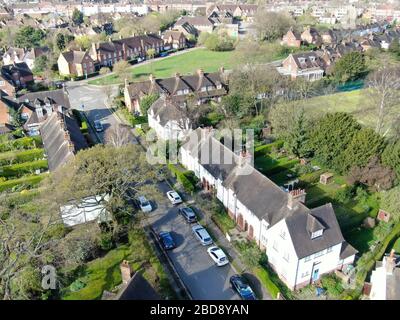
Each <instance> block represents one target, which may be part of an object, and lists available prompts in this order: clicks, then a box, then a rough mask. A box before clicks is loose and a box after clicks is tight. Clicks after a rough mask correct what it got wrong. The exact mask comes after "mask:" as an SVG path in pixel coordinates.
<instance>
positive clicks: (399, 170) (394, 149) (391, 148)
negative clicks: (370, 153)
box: [382, 140, 400, 179]
mask: <svg viewBox="0 0 400 320" xmlns="http://www.w3.org/2000/svg"><path fill="white" fill-rule="evenodd" d="M382 163H383V164H384V165H386V166H388V167H390V168H392V169H393V170H394V171H395V172H396V175H397V178H398V179H400V140H397V141H394V142H391V143H389V144H388V145H387V146H386V148H385V150H383V152H382Z"/></svg>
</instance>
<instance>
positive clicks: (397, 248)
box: [393, 238, 400, 253]
mask: <svg viewBox="0 0 400 320" xmlns="http://www.w3.org/2000/svg"><path fill="white" fill-rule="evenodd" d="M393 249H394V251H396V253H400V238H399V239H397V240H396V242H395V243H394V245H393Z"/></svg>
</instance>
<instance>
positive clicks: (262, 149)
mask: <svg viewBox="0 0 400 320" xmlns="http://www.w3.org/2000/svg"><path fill="white" fill-rule="evenodd" d="M282 147H283V141H281V140H278V141H275V142H272V143H269V144H264V145H261V146H259V147H256V148H255V149H254V156H255V157H259V156H262V155H266V154H268V153H270V152H271V151H272V148H278V149H279V148H282Z"/></svg>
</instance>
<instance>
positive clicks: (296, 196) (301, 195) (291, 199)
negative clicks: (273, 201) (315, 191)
mask: <svg viewBox="0 0 400 320" xmlns="http://www.w3.org/2000/svg"><path fill="white" fill-rule="evenodd" d="M299 202H301V203H305V202H306V191H305V190H304V189H296V190H292V191H289V194H288V203H287V207H288V208H289V209H290V210H294V209H296V208H297V206H298V203H299Z"/></svg>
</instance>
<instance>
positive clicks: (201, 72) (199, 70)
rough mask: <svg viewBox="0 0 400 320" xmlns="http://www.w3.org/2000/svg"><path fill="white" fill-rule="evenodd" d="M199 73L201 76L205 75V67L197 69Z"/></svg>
mask: <svg viewBox="0 0 400 320" xmlns="http://www.w3.org/2000/svg"><path fill="white" fill-rule="evenodd" d="M197 74H198V75H199V77H203V76H204V71H203V69H198V70H197Z"/></svg>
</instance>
